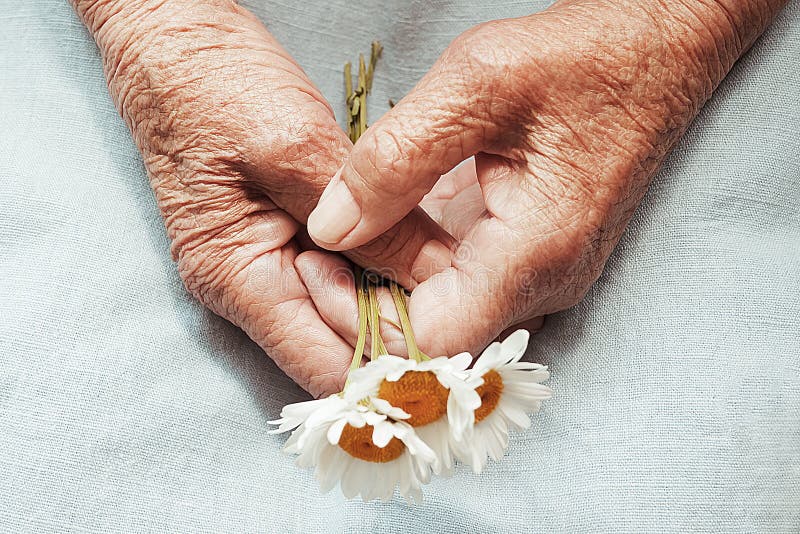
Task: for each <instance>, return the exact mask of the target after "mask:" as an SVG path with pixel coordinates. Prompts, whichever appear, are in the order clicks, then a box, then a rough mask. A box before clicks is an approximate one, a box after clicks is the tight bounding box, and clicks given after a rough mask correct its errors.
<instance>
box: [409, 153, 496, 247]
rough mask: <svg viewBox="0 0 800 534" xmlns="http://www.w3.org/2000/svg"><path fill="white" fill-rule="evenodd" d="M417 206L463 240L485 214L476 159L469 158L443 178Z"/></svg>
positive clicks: (456, 237)
mask: <svg viewBox="0 0 800 534" xmlns="http://www.w3.org/2000/svg"><path fill="white" fill-rule="evenodd" d="M420 207H421V208H422V209H424V210H425V212H426V213H428V214H429V215H430V216H431V218H432V219H433V220H434V221H436V222H437V223H438V224H439V226H441V227H442V228H443V229H444V230H446V231H447V232H448V233H449V234H450V235H452V236H453V237H454V238H455V239H456V240H459V241H460V240H461V239H463V238H464V236H465V235H466V234H467V232H468V231H469V229H470V228H471V227H472V226H473V225H474V224H475V223H476V222H477V221H478V220H479V219H481V218H483V217H484V216H485V214H486V204H485V203H484V201H483V193H482V192H481V188H480V184H479V183H478V177H477V174H476V171H475V158H469V159H468V160H466V161H464V163H462V164H461V165H459V166H458V167H456V168H455V169H453V170H452V171H450V172H448V173H447V174H445V175H444V176H442V177H441V178H440V179H439V181H438V182H436V185H435V186H434V187H433V189H432V190H431V192H430V193H428V194H427V195H425V197H424V198H423V199H422V201H421V202H420Z"/></svg>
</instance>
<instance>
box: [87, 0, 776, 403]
mask: <svg viewBox="0 0 800 534" xmlns="http://www.w3.org/2000/svg"><path fill="white" fill-rule="evenodd" d="M686 1H687V3H691V2H689V0H686ZM731 2H733V0H731ZM73 3H74V4H75V6H76V9H77V11H78V13H79V14H80V15H81V17H82V18H83V20H84V21H85V23H86V25H87V27H88V28H89V30H90V31H91V33H92V34H93V36H94V38H95V40H96V41H97V43H98V47H99V49H100V51H101V54H102V55H103V60H104V65H105V69H106V73H107V77H108V82H109V90H110V93H111V95H112V97H113V99H114V101H115V103H116V104H117V106H118V108H119V110H120V112H121V114H122V116H123V117H124V118H125V120H126V121H127V123H128V125H129V127H130V129H131V132H132V134H133V137H134V139H135V141H136V144H137V146H138V147H139V149H140V150H141V152H142V155H143V158H144V161H145V164H146V167H147V170H148V174H149V177H150V180H151V184H152V186H153V189H154V191H155V195H156V199H157V201H158V205H159V208H160V209H161V212H162V214H163V216H164V220H165V224H166V227H167V231H168V234H169V237H170V239H171V241H172V244H173V246H172V253H173V256H174V258H175V259H176V261H177V264H178V269H179V273H180V275H181V278H182V279H183V280H184V282H185V284H186V287H187V288H188V289H189V291H191V293H192V294H194V295H195V296H196V297H197V298H198V299H199V300H200V301H201V302H202V303H203V304H205V305H206V306H208V307H209V308H210V309H211V310H212V311H214V312H215V313H217V314H219V315H221V316H223V317H225V318H226V319H228V320H230V321H232V322H233V323H235V324H237V325H238V326H240V327H241V328H242V329H243V330H244V331H245V332H247V334H248V335H249V336H250V337H251V338H252V339H254V340H255V341H256V342H257V343H259V344H260V345H261V346H262V347H263V348H264V350H265V351H266V352H267V353H268V354H269V355H270V356H271V357H272V358H273V359H274V360H275V361H276V362H277V363H278V365H279V366H280V367H281V368H282V369H284V370H285V371H286V372H287V373H288V374H289V375H290V376H291V377H292V378H293V379H295V380H296V381H297V382H298V383H299V384H300V385H301V386H303V387H304V388H306V389H307V390H308V391H310V392H311V393H312V394H314V395H323V394H327V393H331V392H335V391H338V390H339V389H340V388H341V385H342V383H343V377H344V373H345V372H346V369H347V365H348V363H349V360H350V357H351V355H352V350H353V349H352V346H353V344H354V342H355V334H356V322H355V317H356V305H355V300H354V290H353V281H352V277H351V275H349V274H347V273H348V272H349V270H350V265H351V264H350V262H349V260H348V259H346V258H345V257H344V256H342V255H339V254H338V253H334V252H329V251H326V250H322V249H320V248H318V247H317V246H315V245H314V244H313V243H312V241H311V240H310V239H309V238H308V236H307V235H306V234H305V231H304V227H303V225H304V224H305V223H306V221H308V223H309V231H310V233H311V234H312V237H314V238H315V240H316V241H317V243H319V244H320V245H321V246H322V247H324V248H325V249H330V250H333V251H346V252H345V254H346V255H347V256H348V258H350V260H353V261H355V262H357V263H359V264H361V265H364V266H368V267H372V268H378V269H382V270H383V271H384V272H386V273H388V274H389V275H391V276H392V277H394V278H396V279H397V280H398V281H400V282H401V283H403V284H404V285H406V286H407V287H409V288H413V293H412V296H411V300H410V306H411V315H412V321H413V322H414V325H415V329H416V331H417V334H418V337H419V340H420V345H421V346H422V348H423V350H426V352H428V353H430V354H434V355H439V354H454V353H456V352H460V351H462V350H473V351H476V350H479V349H480V348H482V346H484V345H485V344H486V343H487V342H488V341H490V340H491V339H492V338H494V337H495V336H496V335H498V333H500V332H501V331H502V330H503V329H505V328H507V327H509V326H510V325H513V324H516V323H519V322H520V321H525V320H527V319H530V318H533V317H538V316H541V315H542V314H546V313H550V312H553V311H556V310H560V309H564V308H566V307H568V306H570V305H572V304H574V303H575V302H577V301H578V300H579V299H580V298H581V296H582V295H583V294H584V293H585V292H586V290H587V288H588V287H589V286H590V284H591V283H592V281H593V280H595V279H596V278H597V276H598V275H599V273H600V272H601V270H602V267H603V264H604V263H605V261H606V259H607V257H608V255H609V254H610V252H611V250H612V248H613V246H614V244H615V243H616V242H617V240H618V239H619V237H620V235H621V233H622V231H623V229H624V226H625V223H626V222H627V220H628V218H629V217H630V214H631V212H632V211H633V210H634V208H635V207H636V205H637V203H638V202H639V200H640V198H641V196H642V194H643V193H644V190H645V188H646V184H647V182H648V180H649V178H650V176H651V175H652V174H653V172H654V170H655V168H656V167H657V165H658V163H659V162H660V161H661V159H662V158H663V156H664V155H665V153H666V152H667V151H668V150H669V148H670V147H671V145H672V144H673V143H674V141H675V140H676V139H677V138H678V136H679V135H680V133H681V132H682V131H683V130H684V128H685V127H686V125H687V124H688V123H689V121H690V120H691V118H692V117H693V116H694V115H695V114H696V112H697V110H698V109H699V107H700V106H701V105H702V102H703V101H704V100H705V99H706V98H707V97H708V96H709V95H710V92H711V91H712V89H713V88H714V87H715V85H716V84H717V83H718V82H719V81H720V80H721V78H722V77H723V76H724V74H725V73H726V72H727V70H728V69H729V68H730V66H731V64H732V63H733V61H734V60H735V59H736V58H737V57H738V56H739V54H741V53H742V51H743V50H744V49H746V47H747V46H748V45H749V43H751V42H752V40H753V39H754V38H755V37H756V36H757V35H758V34H759V33H760V31H761V30H762V29H763V28H764V26H765V25H766V24H767V22H768V20H769V18H770V17H771V16H772V15H773V14H774V12H775V11H777V9H778V8H779V4H780V2H769V1H768V0H763V1H761V0H742V1H741V2H733V4H735V6H736V8H735V9H733V8H729V9H728V10H727V11H725V10H719V9H715V8H714V7H713V6H715V5H716V3H715V2H712V0H707V2H701V1H700V0H697V1H696V2H694V3H693V4H692V5H693V8H692V9H687V8H685V7H684V6H683V5H682V4H679V3H677V2H676V3H670V6H669V9H668V10H667V9H666V8H665V6H662V5H661V3H660V2H659V1H657V0H642V1H641V2H640V3H635V4H634V3H630V4H631V5H632V6H633V7H631V5H629V6H627V7H626V9H625V10H623V9H622V8H618V7H614V6H613V5H612V4H610V5H606V4H605V3H603V2H601V1H592V2H589V1H579V2H578V1H575V2H562V3H559V4H557V5H555V6H554V7H553V8H551V9H549V10H547V11H545V12H543V13H540V14H537V15H534V16H531V17H525V18H522V19H514V20H507V21H497V22H492V23H488V24H484V25H481V26H479V27H477V28H474V29H473V30H470V31H468V32H466V33H465V34H464V35H462V36H460V37H459V38H458V39H456V40H455V41H454V43H453V44H452V45H451V46H450V47H449V48H448V49H447V50H446V51H445V53H444V54H443V56H442V58H441V59H440V60H439V61H438V62H437V63H436V65H434V67H433V68H432V69H431V71H430V73H429V74H428V75H427V76H425V78H424V79H423V80H422V81H421V82H420V83H419V85H418V86H417V87H416V88H415V89H414V91H413V92H412V93H411V94H409V95H408V96H407V97H406V98H404V99H403V100H402V101H401V102H400V103H399V104H398V105H397V106H396V107H395V108H394V109H393V110H392V112H390V113H389V114H387V115H386V116H385V117H384V118H383V119H382V120H380V121H378V122H377V123H376V124H375V125H373V126H372V128H371V129H370V130H368V132H367V134H366V136H365V137H364V138H362V139H361V140H360V141H359V142H358V143H357V145H356V146H355V147H352V145H351V144H350V142H349V140H348V139H347V136H346V135H345V134H344V132H342V131H341V129H340V128H339V127H338V126H337V125H336V123H335V121H334V117H333V113H332V111H331V109H330V106H329V105H328V104H327V103H326V102H325V101H324V99H323V97H322V96H321V94H320V93H319V91H318V90H317V89H316V88H315V87H314V86H313V84H312V83H311V82H310V80H309V79H308V78H307V77H306V75H305V74H304V73H303V72H302V70H301V69H300V68H299V67H298V65H297V64H296V63H295V62H294V61H293V60H292V59H291V58H290V57H289V55H288V54H287V52H286V51H285V50H283V49H282V48H281V47H280V46H279V45H278V43H277V42H275V40H274V39H273V38H272V37H271V36H270V35H269V34H268V32H267V31H266V30H265V28H264V27H263V25H262V24H261V23H260V22H259V21H258V20H257V19H256V18H255V17H254V16H253V15H251V14H250V13H249V12H247V11H246V10H245V9H243V8H241V7H239V6H237V5H236V4H235V2H233V1H232V0H73ZM665 4H666V3H665ZM712 5H713V6H712ZM637 6H640V7H637ZM740 19H741V20H740ZM351 150H352V154H351ZM348 154H351V155H350V157H349V158H348ZM473 155H475V158H474V160H470V161H468V162H467V163H465V164H464V165H462V166H460V167H458V168H457V169H456V170H454V171H452V172H448V171H450V170H451V169H453V168H454V167H456V165H457V164H459V163H460V162H462V161H463V160H465V159H467V158H469V157H470V156H473ZM345 161H346V165H345V167H344V170H343V172H342V173H341V176H340V177H338V178H336V179H334V180H333V181H332V184H336V183H342V182H343V183H346V184H348V186H349V188H348V191H349V192H350V193H349V194H350V195H352V196H354V197H355V201H356V203H357V204H358V205H359V206H360V207H359V208H358V209H357V213H356V214H355V217H353V216H352V210H351V212H350V213H351V216H350V217H349V219H350V220H351V222H352V223H353V225H356V224H357V226H356V228H355V229H354V230H352V231H350V232H347V235H346V236H345V237H344V238H343V239H337V240H331V239H330V233H331V232H330V228H331V224H330V223H328V222H326V220H325V217H324V214H320V213H317V214H316V215H314V216H312V217H311V218H310V219H309V214H310V213H311V211H312V209H313V208H314V206H315V205H316V203H317V201H318V199H319V198H320V195H321V194H322V192H323V190H325V188H326V184H327V183H328V181H329V180H330V177H331V176H333V175H334V173H336V171H337V169H338V168H339V167H340V166H341V164H342V163H343V162H345ZM442 174H444V177H442V178H441V179H440V175H442ZM332 190H333V188H332V187H331V186H329V189H328V190H326V191H332ZM426 193H427V196H425V195H426ZM328 196H329V197H330V199H329V200H332V201H333V204H334V209H335V210H338V217H337V220H338V221H339V223H340V224H341V221H342V220H345V221H346V220H347V219H348V217H347V214H348V211H347V210H348V207H347V202H346V200H347V198H346V197H344V198H343V197H341V196H337V195H330V194H329V195H328ZM423 196H424V199H423ZM420 202H421V207H420ZM422 208H424V210H426V211H427V213H429V214H430V217H429V216H428V215H426V212H425V211H424V210H423V209H422ZM431 217H433V219H435V222H434V220H432V219H431ZM315 219H316V221H315ZM334 222H336V221H334ZM437 222H438V223H439V224H436V223H437ZM440 225H441V226H440ZM381 299H382V301H383V303H384V305H383V309H384V310H385V311H386V312H387V314H389V315H390V316H391V313H390V310H391V301H390V300H389V299H388V297H387V295H386V294H385V293H384V294H382V295H381ZM384 336H385V337H386V338H387V340H388V343H387V345H388V346H389V349H390V350H391V351H393V352H397V353H402V343H401V338H400V336H399V335H398V333H397V332H396V331H395V330H394V329H393V328H392V327H390V326H387V328H386V331H384Z"/></svg>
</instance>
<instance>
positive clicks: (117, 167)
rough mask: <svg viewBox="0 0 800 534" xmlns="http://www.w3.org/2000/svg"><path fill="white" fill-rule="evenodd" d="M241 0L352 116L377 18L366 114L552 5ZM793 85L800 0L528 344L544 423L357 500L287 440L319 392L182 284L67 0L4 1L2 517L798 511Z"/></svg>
mask: <svg viewBox="0 0 800 534" xmlns="http://www.w3.org/2000/svg"><path fill="white" fill-rule="evenodd" d="M243 3H244V5H246V6H247V7H249V8H250V9H252V10H253V11H254V12H255V13H256V14H258V15H259V16H260V17H261V18H262V20H264V21H265V23H266V25H267V27H268V28H269V29H270V30H271V31H272V32H273V34H274V35H275V36H276V37H277V38H278V39H279V40H280V41H281V42H282V43H283V44H284V46H285V47H286V48H287V49H288V50H289V51H290V52H291V53H292V54H293V55H294V57H295V58H296V59H297V60H298V62H299V63H300V64H301V65H302V66H303V68H305V69H306V71H307V72H308V74H309V75H310V77H311V79H312V80H313V81H314V82H315V83H316V84H317V85H318V86H319V87H320V88H321V89H322V91H323V93H324V94H325V95H326V97H327V98H328V99H329V100H330V101H331V103H332V105H333V107H334V109H335V110H337V111H338V110H343V109H344V102H343V89H342V87H341V85H342V84H341V68H342V65H343V64H344V62H345V61H347V60H349V59H352V58H353V57H357V54H358V53H359V52H361V51H364V50H367V49H368V47H369V43H370V41H372V40H373V39H380V40H381V41H382V42H383V44H384V46H385V55H384V59H383V61H382V63H381V66H380V68H379V69H378V71H377V73H376V81H375V85H374V88H375V93H374V96H373V97H372V100H371V102H372V103H374V106H373V107H372V108H371V115H372V117H373V120H374V118H375V117H377V116H378V115H379V114H380V113H382V112H383V111H385V109H386V107H387V104H386V102H387V100H388V99H389V98H390V97H391V98H394V99H398V98H399V97H401V96H402V95H403V93H405V92H406V91H408V90H409V89H410V88H411V87H412V86H413V84H414V83H415V82H416V81H417V80H418V79H419V78H420V77H421V76H422V74H423V73H424V72H425V71H426V70H427V68H428V67H429V66H430V65H431V64H432V63H433V61H434V60H435V58H436V57H437V56H438V54H439V53H440V52H441V51H442V50H443V49H444V47H445V46H446V45H447V44H448V43H449V41H450V40H451V39H452V38H453V37H455V36H456V35H457V34H459V33H460V32H461V31H463V30H465V29H467V28H469V27H470V26H472V25H474V24H476V23H478V22H482V21H485V20H490V19H496V18H503V17H512V16H519V15H523V14H527V13H529V12H531V11H533V10H538V9H543V8H544V7H546V3H545V2H542V1H537V2H528V1H526V2H522V1H511V0H492V1H489V2H479V1H476V0H472V1H469V0H460V1H459V0H425V1H422V0H413V1H403V2H371V1H368V0H347V1H345V0H329V1H324V2H323V1H321V0H311V1H308V2H285V1H279V0H249V1H246V2H243ZM355 6H357V8H356V7H355ZM798 91H800V4H798V3H797V2H792V3H790V5H789V6H788V7H787V8H786V9H785V10H784V12H783V13H782V14H781V15H780V16H779V18H778V19H777V20H776V21H775V23H774V24H773V26H772V27H771V28H770V29H769V30H768V31H767V32H766V34H765V35H764V36H763V37H762V39H761V40H760V41H759V42H758V43H757V44H756V45H755V46H754V47H753V49H752V50H751V51H750V52H749V53H748V54H747V55H746V56H745V57H744V58H742V60H741V61H740V62H739V63H738V64H737V65H736V66H735V68H734V69H733V71H732V72H731V73H730V75H729V76H728V77H727V79H726V80H725V81H724V82H723V83H722V85H721V86H720V88H719V89H718V91H717V92H716V94H715V95H714V97H713V99H712V100H711V101H710V102H709V103H708V104H707V105H706V106H705V108H704V109H703V111H702V113H701V114H700V116H699V117H698V118H697V120H695V122H694V123H693V125H692V126H691V128H690V130H689V132H688V133H687V134H686V136H685V137H684V138H683V139H682V140H681V142H680V143H679V145H678V146H677V147H676V149H675V150H674V152H673V153H672V154H671V155H670V156H669V158H668V159H667V161H666V163H665V164H664V166H663V168H662V169H661V171H660V172H659V173H658V175H657V177H656V178H655V179H654V181H653V184H652V187H651V188H650V191H649V193H648V195H647V196H646V198H645V200H644V202H643V203H642V205H641V207H640V209H639V210H638V211H637V213H636V215H635V216H634V219H633V220H632V222H631V224H630V226H629V228H628V230H627V232H626V234H625V236H624V237H623V239H622V241H621V243H620V245H619V247H618V248H617V250H616V251H615V253H614V255H613V256H612V258H611V260H610V261H609V263H608V265H607V267H606V269H605V272H604V274H603V275H602V277H601V278H600V280H599V281H598V282H597V284H596V285H595V287H594V288H593V289H592V291H591V292H590V293H589V295H588V297H587V298H586V299H585V301H584V302H583V303H581V304H580V305H579V306H577V307H575V308H573V309H570V310H568V311H566V312H563V313H560V314H558V315H555V316H553V317H551V318H550V319H549V321H548V323H547V325H546V328H545V329H544V331H542V332H541V333H540V334H538V335H536V336H534V337H533V338H532V342H531V348H530V353H529V355H528V357H529V358H532V359H533V360H534V361H539V362H542V363H546V364H547V365H549V366H550V368H551V371H552V378H551V380H550V382H549V385H550V386H551V387H552V388H553V389H554V391H555V397H554V398H553V399H552V400H550V401H548V402H547V403H545V405H544V409H543V410H542V413H541V414H539V415H538V416H536V418H535V421H534V425H533V427H532V429H530V430H529V431H527V432H524V433H521V434H516V435H515V436H514V438H513V439H512V444H511V447H510V449H509V452H508V454H507V457H506V458H505V459H504V461H503V462H501V463H491V464H490V465H489V467H488V468H487V470H486V471H485V472H484V473H483V474H482V475H480V476H475V475H473V474H472V473H471V472H470V470H469V469H467V468H464V467H459V468H458V469H457V470H456V472H455V475H454V476H453V477H452V478H451V479H448V480H436V481H435V482H433V483H432V484H431V485H430V486H428V487H427V488H426V500H425V502H424V503H423V504H422V505H421V506H416V507H413V506H409V505H407V504H406V503H404V502H402V501H401V500H396V501H394V502H391V503H388V504H381V503H368V504H364V503H361V502H347V501H345V500H344V499H343V498H342V497H341V495H340V494H339V493H338V492H332V493H330V494H327V495H320V494H319V490H318V487H317V484H316V482H315V481H314V480H313V478H312V476H311V474H310V473H309V472H308V471H305V470H301V469H298V468H297V467H295V466H294V465H293V463H292V460H291V458H289V457H287V456H285V455H284V454H282V453H281V450H280V449H281V446H282V444H283V441H284V440H285V436H274V435H269V434H267V431H268V430H269V428H268V425H267V424H266V421H268V420H270V419H274V418H276V417H277V415H278V413H279V411H280V408H281V407H282V406H283V405H284V404H286V403H289V402H295V401H299V400H302V399H304V398H306V395H305V394H304V393H303V392H302V390H300V389H299V388H298V387H296V386H295V385H294V384H293V383H292V382H291V381H290V380H289V379H288V378H286V377H285V376H284V375H283V374H282V373H281V372H280V371H279V370H278V369H277V368H276V367H275V365H274V364H272V363H271V361H270V360H269V359H268V358H267V357H266V356H265V355H264V353H263V352H261V351H260V349H259V348H258V347H257V346H256V345H255V344H254V343H253V342H251V341H250V340H249V339H248V338H247V337H246V336H245V335H244V334H243V333H241V332H240V331H239V330H238V329H237V328H235V327H234V326H232V325H231V324H229V323H227V322H226V321H224V320H222V319H220V318H218V317H216V316H214V315H213V314H211V313H210V312H207V311H205V310H204V309H203V308H202V307H201V306H200V305H199V304H198V303H197V302H195V301H194V300H193V299H192V298H191V297H190V296H189V295H188V294H187V293H186V291H185V290H184V289H183V286H182V284H181V282H180V280H179V278H178V275H177V271H176V268H175V265H174V264H173V263H172V261H171V259H170V254H169V243H168V240H167V237H166V233H165V231H164V228H163V225H162V222H161V219H160V216H159V213H158V210H157V207H156V204H155V201H154V198H153V194H152V192H151V191H150V189H149V186H148V182H147V179H146V175H145V171H144V168H143V165H142V162H141V158H140V156H139V154H138V153H137V150H136V148H135V146H134V144H133V141H132V139H131V137H130V134H129V133H128V131H127V129H126V127H125V124H124V123H123V121H122V119H120V117H119V116H118V114H117V112H116V110H115V109H114V106H113V104H112V102H111V99H110V98H109V96H108V93H107V91H106V87H105V81H104V78H103V73H102V68H101V62H100V59H99V55H98V52H97V49H96V47H95V45H94V43H93V42H92V40H91V37H90V36H89V35H88V33H87V32H86V30H85V29H84V28H83V26H82V25H81V23H80V21H79V20H78V18H77V17H76V16H75V14H74V13H73V12H72V10H71V8H70V6H69V4H68V2H65V1H63V0H61V1H56V0H28V1H25V2H12V1H11V0H0V532H9V533H10V532H15V533H16V532H62V531H74V532H305V533H314V532H452V533H463V532H492V533H504V532H509V533H512V532H513V533H516V532H521V531H535V532H589V531H591V532H634V531H635V532H686V531H702V532H742V533H744V532H798V531H800V128H799V127H798V124H800V93H799V92H798ZM338 115H339V116H340V117H341V113H339V114H338Z"/></svg>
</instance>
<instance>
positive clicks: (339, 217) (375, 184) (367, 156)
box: [308, 66, 495, 250]
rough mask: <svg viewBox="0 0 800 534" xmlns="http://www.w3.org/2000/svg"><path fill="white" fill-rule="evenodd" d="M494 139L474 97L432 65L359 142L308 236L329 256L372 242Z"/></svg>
mask: <svg viewBox="0 0 800 534" xmlns="http://www.w3.org/2000/svg"><path fill="white" fill-rule="evenodd" d="M494 135H495V133H494V127H493V126H492V124H491V122H490V121H488V120H487V119H486V117H485V115H484V114H483V113H482V111H481V106H480V105H479V104H477V103H476V102H474V101H473V100H472V99H471V95H470V91H469V90H467V89H466V88H464V87H463V83H461V84H457V83H456V82H454V81H453V76H452V72H451V71H450V70H447V71H443V70H442V69H441V68H437V67H436V66H435V67H434V69H432V71H431V72H430V73H428V75H426V77H425V78H423V80H422V81H421V82H420V84H419V85H418V86H417V87H416V88H415V89H414V90H413V91H412V93H411V94H409V95H408V96H407V97H405V98H404V99H403V100H401V101H400V102H399V103H398V104H397V105H396V106H395V107H394V108H392V110H391V111H389V112H388V113H387V114H386V115H384V116H383V117H382V118H381V119H380V120H378V121H377V122H376V123H375V124H374V125H372V126H371V127H370V128H369V129H368V130H367V131H366V133H365V134H364V135H362V137H361V138H360V139H359V140H358V142H357V143H356V144H355V146H354V147H353V150H352V152H351V153H350V157H349V158H348V159H347V160H346V162H345V164H344V166H343V167H342V168H341V169H340V170H339V171H338V172H337V173H336V174H335V175H334V176H333V178H332V179H331V181H330V183H329V184H328V185H327V187H326V189H325V192H324V193H323V195H322V197H321V198H320V202H319V204H318V205H317V207H316V208H315V209H314V211H313V212H312V213H311V215H310V216H309V218H308V231H309V234H310V235H311V237H312V238H313V239H314V240H315V241H316V242H317V243H318V244H320V245H321V246H323V247H325V248H327V249H330V250H345V249H350V248H353V247H355V246H359V245H362V244H364V243H366V242H368V241H370V240H372V239H374V238H375V237H376V236H378V235H380V234H381V233H383V232H385V231H386V230H387V229H389V228H391V227H392V226H393V225H394V224H396V223H397V222H398V221H400V220H401V219H402V218H403V217H404V216H406V215H407V214H408V213H409V212H411V210H412V209H414V207H416V206H417V204H419V202H420V200H421V199H422V197H423V196H424V195H425V194H426V193H427V192H428V191H430V190H431V188H432V187H433V185H434V184H435V183H436V181H437V180H438V179H439V177H440V176H441V175H442V174H444V173H446V172H448V171H450V170H451V169H452V168H453V167H455V166H456V165H458V164H459V163H460V162H462V161H463V160H464V159H466V158H468V157H469V156H472V155H473V154H475V153H477V152H478V151H480V150H482V149H483V148H484V147H485V146H486V143H487V142H489V141H490V140H491V139H492V138H493V136H494Z"/></svg>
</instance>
